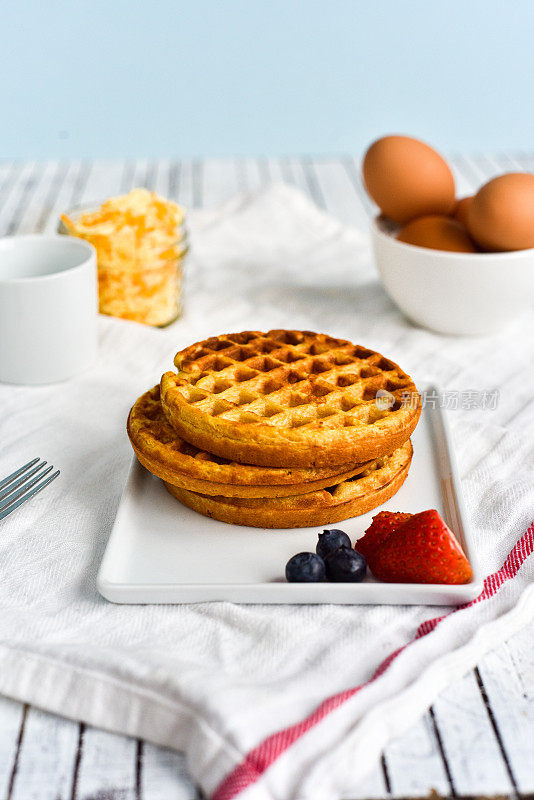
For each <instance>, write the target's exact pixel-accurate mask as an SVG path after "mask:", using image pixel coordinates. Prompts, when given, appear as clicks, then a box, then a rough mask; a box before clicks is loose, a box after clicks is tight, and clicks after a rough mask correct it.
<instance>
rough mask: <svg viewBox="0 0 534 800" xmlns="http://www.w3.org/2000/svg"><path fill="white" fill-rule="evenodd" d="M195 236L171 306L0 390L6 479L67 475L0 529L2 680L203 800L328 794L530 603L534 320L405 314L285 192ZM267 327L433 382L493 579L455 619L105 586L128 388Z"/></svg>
mask: <svg viewBox="0 0 534 800" xmlns="http://www.w3.org/2000/svg"><path fill="white" fill-rule="evenodd" d="M191 229H192V236H191V238H192V242H193V252H194V255H193V257H192V260H191V262H190V263H189V266H188V274H187V290H186V295H185V307H186V313H185V315H184V317H183V318H182V319H181V320H179V321H178V322H176V323H175V324H174V325H172V326H171V327H170V328H168V329H166V330H153V329H148V328H145V327H142V326H139V325H136V324H134V323H128V322H121V321H118V320H112V319H105V318H102V319H101V320H100V355H99V359H98V362H97V363H96V364H95V365H94V367H93V368H92V369H90V370H89V371H87V372H85V373H84V374H83V375H81V376H80V377H78V378H77V379H75V380H72V381H70V382H68V383H64V384H61V385H57V386H47V387H13V386H1V387H0V407H1V409H2V414H1V417H0V440H1V443H2V450H1V454H0V474H7V473H8V472H10V471H12V470H13V469H15V468H16V467H17V466H18V465H20V464H21V463H23V462H25V461H27V460H29V459H30V458H31V457H33V456H35V455H39V456H41V457H43V458H46V459H48V460H49V461H50V462H53V463H54V464H56V465H57V466H59V467H61V470H62V474H61V478H60V479H59V480H57V481H56V482H54V483H53V484H52V486H51V487H50V488H49V489H47V490H46V491H45V492H43V493H42V494H41V495H39V497H38V498H36V499H35V500H34V501H32V502H31V503H27V504H25V505H24V506H23V507H22V508H21V509H20V510H19V511H18V512H17V513H16V514H13V515H12V516H11V517H8V518H7V519H6V520H5V521H4V522H3V523H2V524H1V525H0V528H1V535H0V559H1V562H0V570H1V575H0V577H1V580H0V607H1V614H0V692H2V693H4V694H6V695H9V696H11V697H14V698H18V699H19V700H24V701H27V702H29V703H33V704H35V705H38V706H41V707H43V708H46V709H49V710H51V711H54V712H57V713H59V714H63V715H66V716H69V717H73V718H75V719H80V720H85V721H86V722H88V723H90V724H93V725H97V726H102V727H105V728H109V729H112V730H115V731H120V732H123V733H126V734H130V735H133V736H138V737H143V738H147V739H149V740H152V741H154V742H156V743H160V744H163V745H166V746H169V747H173V748H176V749H180V750H184V751H186V753H187V759H188V765H189V769H190V771H191V773H192V775H193V777H194V778H195V779H196V780H197V781H198V782H199V784H200V785H201V786H202V788H203V789H204V791H205V792H206V794H208V795H209V796H210V797H213V798H214V800H231V798H234V797H239V798H240V799H242V800H261V799H262V798H265V800H267V799H268V800H291V799H293V800H311V799H312V798H313V800H322V798H324V800H327V799H328V800H333V799H335V798H338V797H342V796H343V795H345V796H347V794H349V793H350V791H351V790H352V789H354V788H355V786H357V784H358V782H359V781H360V780H361V779H363V778H364V777H365V775H366V773H367V772H368V771H369V770H370V769H371V768H372V767H373V766H374V764H375V763H376V760H377V758H378V756H379V754H380V751H381V749H382V748H383V747H384V745H385V744H386V743H387V742H388V740H389V739H390V738H391V737H394V736H396V735H398V734H399V733H401V732H402V731H403V730H405V729H406V728H407V727H408V726H410V725H411V724H412V723H413V722H414V721H415V720H416V719H417V717H418V716H420V715H421V714H422V713H423V712H424V711H425V709H426V708H427V706H428V705H429V704H430V703H431V702H432V700H433V698H434V697H435V696H436V694H437V693H438V692H439V691H440V690H441V689H443V688H444V687H445V686H446V685H447V684H448V683H450V682H451V681H453V680H454V679H455V678H456V677H458V676H460V675H461V674H462V673H464V672H465V671H466V670H468V669H469V668H470V667H472V666H473V665H474V664H475V663H476V662H477V661H478V660H479V659H480V658H481V656H482V655H483V654H484V653H485V652H486V651H487V650H488V649H490V648H492V647H496V646H497V645H498V644H499V643H500V642H502V641H503V640H504V639H506V638H507V637H509V636H510V635H511V634H512V633H513V632H514V631H516V630H518V629H519V628H520V627H521V626H523V625H524V624H526V622H527V621H529V620H530V619H531V618H532V616H533V614H534V591H533V588H532V577H533V565H532V558H530V554H531V552H532V549H533V545H534V528H532V527H529V526H530V525H531V521H532V516H533V513H532V511H533V504H534V452H533V451H534V447H533V441H534V437H533V433H534V414H533V412H534V404H533V400H532V397H533V389H534V384H533V377H532V376H533V372H532V355H533V354H532V342H533V341H534V315H532V314H530V315H527V316H526V317H523V318H521V319H518V320H517V322H516V323H515V324H514V325H512V326H511V327H510V328H509V329H508V330H507V331H505V332H504V333H502V334H500V335H498V336H494V337H486V338H480V339H466V338H453V337H444V336H439V335H436V334H433V333H430V332H428V331H424V330H421V329H419V328H415V327H413V326H412V325H411V324H410V323H408V322H407V321H406V320H405V319H404V318H403V317H402V315H401V314H400V312H399V311H398V310H397V309H396V308H395V307H394V306H393V305H392V304H391V302H390V301H389V300H388V298H387V296H386V295H385V293H384V291H383V289H382V288H381V286H380V284H379V282H378V280H377V276H376V273H375V270H374V268H373V266H372V259H371V257H370V254H369V251H368V247H367V240H366V236H365V232H358V231H356V230H355V229H352V228H350V227H347V226H343V225H341V224H340V223H338V222H337V221H335V220H333V219H331V218H329V217H328V216H327V215H325V214H324V213H323V212H321V211H319V210H318V209H317V208H315V207H314V206H313V205H312V204H311V203H309V201H308V200H306V199H305V198H304V197H303V196H302V195H301V194H299V193H298V192H297V191H296V190H295V189H290V188H288V187H286V186H282V185H279V186H272V187H270V188H268V189H266V190H264V191H263V192H262V193H260V194H258V195H255V196H241V197H239V198H237V199H235V200H233V201H231V202H230V203H228V204H226V205H225V206H224V207H222V208H219V209H216V210H214V211H199V212H195V213H191ZM282 327H288V328H306V329H311V330H320V331H327V332H329V333H332V334H333V335H339V336H342V337H346V338H349V339H351V340H353V341H356V342H359V343H362V344H364V345H367V346H369V347H371V348H373V349H377V350H379V351H382V352H384V353H385V354H386V355H387V356H389V357H391V358H392V359H394V360H395V361H398V362H399V363H400V364H402V366H403V367H404V368H405V369H406V370H407V371H408V372H409V373H410V374H411V375H412V376H413V377H414V378H415V380H416V382H423V381H427V380H434V381H437V382H438V383H439V384H440V385H441V386H442V387H443V388H444V389H446V390H447V392H448V395H447V397H448V398H449V402H450V405H451V411H450V414H449V417H450V421H451V424H452V428H453V433H454V437H455V442H456V447H457V455H458V459H459V463H460V468H461V474H462V479H463V488H464V491H465V494H466V499H467V505H468V508H469V512H470V514H471V518H472V522H473V529H474V534H475V537H476V547H477V549H478V552H479V556H480V561H481V564H482V565H483V568H484V570H485V574H487V575H488V576H490V577H488V579H487V581H486V585H485V589H484V592H483V594H482V596H481V597H480V598H479V601H478V602H474V603H471V604H470V605H469V606H467V607H465V608H462V609H459V610H457V611H454V612H453V613H450V609H441V610H440V609H429V608H423V607H391V606H390V607H388V606H373V607H350V606H338V607H337V606H332V605H324V606H239V605H232V604H229V603H213V604H205V605H203V604H195V605H184V606H116V605H112V604H110V603H107V602H106V601H105V600H103V599H102V598H101V597H99V595H98V594H97V591H96V587H95V578H96V573H97V569H98V567H99V564H100V560H101V557H102V554H103V551H104V548H105V545H106V541H107V538H108V536H109V532H110V529H111V525H112V523H113V518H114V515H115V512H116V508H117V504H118V501H119V496H120V493H121V491H122V488H123V485H124V482H125V478H126V474H127V471H128V466H129V462H130V459H131V450H130V447H129V443H128V441H127V438H126V434H125V420H126V415H127V411H128V408H129V406H130V405H131V403H132V402H133V400H134V399H135V398H136V397H137V396H138V395H139V394H140V393H141V392H143V391H144V390H145V389H147V388H148V387H149V386H152V385H154V384H155V383H156V382H157V380H158V379H159V376H160V374H161V372H162V371H163V370H164V369H167V368H170V366H171V364H172V357H173V355H174V353H175V352H176V350H178V349H180V348H182V347H184V346H185V345H187V344H189V343H191V342H193V341H196V340H198V339H201V338H204V337H206V336H208V335H211V334H216V333H223V332H230V331H239V330H244V329H251V328H252V329H260V330H261V329H268V328H282ZM488 398H490V401H489V402H488ZM455 406H458V407H457V408H455ZM191 537H192V542H194V530H192V531H191ZM282 566H283V565H281V568H282ZM444 615H445V616H444ZM442 616H444V618H443V619H441V620H440V617H442Z"/></svg>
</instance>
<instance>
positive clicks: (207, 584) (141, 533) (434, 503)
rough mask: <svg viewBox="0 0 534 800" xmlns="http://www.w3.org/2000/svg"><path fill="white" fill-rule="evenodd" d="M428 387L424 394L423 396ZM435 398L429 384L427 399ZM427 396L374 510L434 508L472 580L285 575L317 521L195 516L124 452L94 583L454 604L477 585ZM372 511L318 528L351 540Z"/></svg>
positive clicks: (443, 423)
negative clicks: (299, 578) (315, 579)
mask: <svg viewBox="0 0 534 800" xmlns="http://www.w3.org/2000/svg"><path fill="white" fill-rule="evenodd" d="M432 392H433V393H434V395H432ZM432 396H437V391H436V390H435V389H434V388H433V387H431V389H430V393H429V394H427V397H432ZM432 406H433V404H432V403H430V402H428V401H427V403H426V405H425V408H424V409H423V413H422V414H421V419H420V422H419V425H418V426H417V429H416V431H415V433H414V435H413V437H412V441H413V446H414V456H413V461H412V466H411V469H410V473H409V475H408V478H407V479H406V482H405V483H404V485H403V486H402V488H401V489H400V490H399V492H398V493H397V494H396V495H395V496H394V497H393V498H392V499H391V500H389V501H388V502H387V503H384V505H382V506H381V507H380V508H381V509H382V510H390V511H409V512H412V513H416V512H418V511H424V510H426V509H429V508H436V509H437V510H438V511H439V512H440V514H441V515H442V516H443V518H444V519H445V520H446V521H447V524H448V525H449V527H450V528H451V529H452V530H453V531H454V533H455V534H456V536H457V537H458V539H459V541H460V542H461V543H462V546H463V547H464V549H465V551H466V553H467V556H468V558H469V560H470V561H471V564H472V566H473V571H474V579H473V581H472V582H471V583H468V584H465V585H463V586H446V585H442V584H439V585H438V584H435V585H433V584H413V583H412V584H409V583H404V584H401V583H381V582H379V581H376V580H374V579H373V578H372V577H371V576H368V577H367V578H366V579H365V581H363V582H362V583H312V584H310V583H287V582H286V581H285V578H284V570H285V565H286V562H287V561H288V559H289V558H290V557H291V556H292V555H294V554H295V553H298V552H300V551H302V550H315V545H316V543H317V534H318V533H320V532H321V531H322V529H323V527H322V526H320V525H319V526H317V527H315V528H296V529H286V530H268V531H266V530H264V529H261V528H249V527H242V526H238V525H229V524H227V523H225V522H218V521H217V520H213V519H209V518H208V517H203V516H201V515H200V514H197V513H196V512H194V511H191V510H190V509H189V508H186V507H185V506H182V505H181V503H179V502H178V501H177V500H175V499H174V498H173V497H171V495H170V494H169V493H168V492H167V491H166V489H165V488H164V486H163V484H162V483H161V481H159V480H158V479H157V478H154V477H153V476H152V475H151V474H150V473H149V472H147V471H146V470H145V469H144V468H143V467H141V465H140V464H139V463H138V462H137V459H135V458H134V460H133V463H132V467H131V469H130V474H129V476H128V481H127V483H126V488H125V490H124V493H123V496H122V499H121V502H120V506H119V510H118V513H117V518H116V520H115V524H114V526H113V530H112V533H111V536H110V539H109V542H108V545H107V548H106V552H105V554H104V558H103V560H102V564H101V567H100V571H99V574H98V579H97V585H98V590H99V592H100V594H102V595H103V597H105V598H107V599H108V600H111V601H113V602H115V603H196V602H204V601H212V600H229V601H231V602H234V603H345V604H358V603H389V604H423V605H458V604H460V603H464V602H468V601H469V600H472V599H474V598H475V597H476V596H477V595H478V594H479V593H480V592H481V590H482V576H481V575H480V570H479V568H478V564H477V559H476V554H475V553H474V552H473V546H472V539H471V537H470V533H469V524H468V520H467V518H466V515H465V510H464V506H463V502H462V498H461V494H460V484H459V480H458V475H457V470H456V464H455V461H454V455H453V453H452V450H451V441H450V434H449V429H448V426H447V420H446V418H445V414H444V412H443V411H442V410H441V409H440V408H439V403H435V406H436V407H432ZM377 511H378V509H377V510H373V511H371V512H369V513H368V514H364V515H363V516H361V517H354V518H353V519H349V520H346V521H344V522H339V523H336V524H333V525H330V526H328V527H331V528H341V529H342V530H344V531H346V532H347V533H348V534H349V536H350V537H351V540H352V542H353V543H354V542H355V541H356V539H358V538H360V537H361V536H362V535H363V533H364V531H365V529H366V528H367V527H369V525H370V523H371V519H372V517H373V515H374V514H376V513H377Z"/></svg>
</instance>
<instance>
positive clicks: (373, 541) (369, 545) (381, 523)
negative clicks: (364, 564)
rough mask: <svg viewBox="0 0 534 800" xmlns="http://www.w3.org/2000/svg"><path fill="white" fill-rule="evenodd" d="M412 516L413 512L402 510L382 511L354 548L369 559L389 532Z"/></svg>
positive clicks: (374, 518)
mask: <svg viewBox="0 0 534 800" xmlns="http://www.w3.org/2000/svg"><path fill="white" fill-rule="evenodd" d="M410 517H413V514H405V513H404V512H402V511H381V512H380V513H379V514H377V515H376V516H375V517H373V521H372V522H371V525H370V526H369V527H368V528H367V530H366V531H365V535H364V536H362V538H361V539H358V541H357V542H356V544H355V545H354V549H355V550H357V551H358V553H361V554H362V556H365V558H366V559H367V560H369V559H370V558H372V555H373V553H374V552H375V550H376V548H377V547H378V546H379V545H380V544H382V542H383V541H384V540H385V539H387V538H388V536H389V534H390V533H392V532H393V531H394V530H396V529H397V528H398V527H399V525H402V523H403V522H406V520H407V519H410Z"/></svg>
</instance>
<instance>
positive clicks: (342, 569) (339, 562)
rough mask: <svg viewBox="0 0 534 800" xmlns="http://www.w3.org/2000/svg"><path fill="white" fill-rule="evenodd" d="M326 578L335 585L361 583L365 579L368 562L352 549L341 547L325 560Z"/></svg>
mask: <svg viewBox="0 0 534 800" xmlns="http://www.w3.org/2000/svg"><path fill="white" fill-rule="evenodd" d="M325 566H326V578H327V580H329V581H333V583H346V582H350V583H359V582H360V581H363V579H364V578H365V573H366V572H367V561H366V560H365V558H364V557H363V556H362V555H361V553H357V552H356V550H353V549H352V548H351V547H339V548H338V549H337V550H335V551H334V552H333V553H330V555H329V556H328V557H327V558H325Z"/></svg>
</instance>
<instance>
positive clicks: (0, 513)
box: [0, 467, 60, 519]
mask: <svg viewBox="0 0 534 800" xmlns="http://www.w3.org/2000/svg"><path fill="white" fill-rule="evenodd" d="M51 469H53V467H49V468H48V469H47V470H46V472H49V471H50V470H51ZM43 474H46V473H43ZM59 474H60V470H59V469H58V470H56V471H55V472H54V473H53V474H52V475H50V476H49V477H48V478H46V480H44V481H42V482H41V483H39V484H37V486H36V487H35V488H34V489H32V490H31V491H30V492H28V493H27V494H24V495H23V496H22V497H21V498H20V499H19V500H17V501H16V502H15V503H10V505H9V506H8V507H7V508H5V510H2V508H3V507H0V519H4V517H7V515H8V514H11V512H12V511H15V509H16V508H18V507H19V506H21V505H22V504H23V503H25V502H26V500H29V499H30V497H33V496H34V495H36V494H38V493H39V492H41V491H42V490H43V489H44V488H45V487H46V486H48V484H49V483H52V481H53V480H55V479H56V478H57V476H58V475H59ZM42 477H43V475H39V477H38V478H37V479H36V480H40V479H41V478H42ZM35 482H36V481H35V480H34V481H32V483H31V484H30V485H32V486H33V484H34V483H35ZM28 488H29V487H28V486H27V487H25V489H28ZM24 491H25V490H24ZM19 494H20V493H19Z"/></svg>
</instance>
